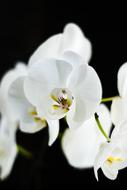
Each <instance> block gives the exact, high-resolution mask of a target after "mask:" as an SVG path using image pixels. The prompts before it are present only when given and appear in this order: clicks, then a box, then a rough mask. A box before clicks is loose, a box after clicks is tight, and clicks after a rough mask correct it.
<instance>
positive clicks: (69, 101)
mask: <svg viewBox="0 0 127 190" xmlns="http://www.w3.org/2000/svg"><path fill="white" fill-rule="evenodd" d="M67 105H68V107H70V106H71V105H72V101H71V100H70V99H67Z"/></svg>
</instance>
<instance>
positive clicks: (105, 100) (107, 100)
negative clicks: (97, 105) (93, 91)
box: [101, 96, 119, 102]
mask: <svg viewBox="0 0 127 190" xmlns="http://www.w3.org/2000/svg"><path fill="white" fill-rule="evenodd" d="M118 97H119V96H113V97H109V98H102V99H101V102H110V101H112V100H114V99H115V98H118Z"/></svg>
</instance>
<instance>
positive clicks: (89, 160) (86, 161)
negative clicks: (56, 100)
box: [61, 104, 111, 168]
mask: <svg viewBox="0 0 127 190" xmlns="http://www.w3.org/2000/svg"><path fill="white" fill-rule="evenodd" d="M97 114H98V115H99V119H100V122H101V124H102V126H103V127H104V129H105V131H106V133H107V134H109V131H110V127H111V118H110V114H109V110H108V109H107V107H106V106H105V105H104V104H101V105H99V106H98V109H97ZM102 142H105V138H104V136H103V135H102V134H101V133H100V130H99V129H98V126H97V124H96V121H95V118H94V116H93V117H92V118H91V119H89V120H88V121H86V122H85V123H84V124H83V125H82V126H81V127H79V128H78V129H73V130H70V129H67V130H66V131H65V133H64V135H63V137H62V141H61V143H62V149H63V152H64V154H65V156H66V158H67V160H68V162H69V164H70V165H72V166H73V167H76V168H89V167H93V165H94V160H95V157H96V155H97V152H98V150H99V146H100V144H101V143H102Z"/></svg>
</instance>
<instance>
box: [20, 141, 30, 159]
mask: <svg viewBox="0 0 127 190" xmlns="http://www.w3.org/2000/svg"><path fill="white" fill-rule="evenodd" d="M17 149H18V152H19V153H20V154H21V155H23V156H24V157H26V158H32V157H33V154H32V153H31V152H29V151H28V150H26V149H25V148H24V147H22V146H21V145H19V144H17Z"/></svg>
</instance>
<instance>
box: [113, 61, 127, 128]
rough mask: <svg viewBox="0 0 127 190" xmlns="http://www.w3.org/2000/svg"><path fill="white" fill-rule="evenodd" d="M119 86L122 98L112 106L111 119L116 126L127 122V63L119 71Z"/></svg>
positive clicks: (114, 101)
mask: <svg viewBox="0 0 127 190" xmlns="http://www.w3.org/2000/svg"><path fill="white" fill-rule="evenodd" d="M117 86H118V91H119V94H120V97H118V98H115V99H114V100H113V102H112V106H111V118H112V122H113V123H114V125H115V126H119V125H120V124H121V123H122V122H123V121H125V120H127V106H126V105H127V63H125V64H123V65H122V66H121V67H120V69H119V71H118V76H117Z"/></svg>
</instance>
